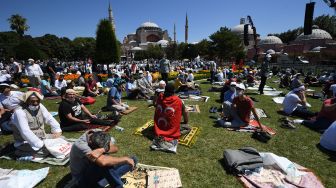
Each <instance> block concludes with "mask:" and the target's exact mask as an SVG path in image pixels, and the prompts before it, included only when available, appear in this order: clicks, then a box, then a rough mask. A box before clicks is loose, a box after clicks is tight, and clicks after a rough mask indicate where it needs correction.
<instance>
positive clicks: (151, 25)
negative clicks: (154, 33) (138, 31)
mask: <svg viewBox="0 0 336 188" xmlns="http://www.w3.org/2000/svg"><path fill="white" fill-rule="evenodd" d="M140 27H155V28H159V26H158V25H157V24H156V23H153V22H145V23H143V24H141V25H140Z"/></svg>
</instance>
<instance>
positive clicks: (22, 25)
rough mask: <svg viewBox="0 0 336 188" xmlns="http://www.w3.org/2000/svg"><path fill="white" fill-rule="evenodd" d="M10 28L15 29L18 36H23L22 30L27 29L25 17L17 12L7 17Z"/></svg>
mask: <svg viewBox="0 0 336 188" xmlns="http://www.w3.org/2000/svg"><path fill="white" fill-rule="evenodd" d="M8 22H9V24H10V28H11V29H12V30H14V31H16V32H17V33H18V34H19V35H20V36H23V34H24V32H25V31H27V30H28V29H29V26H28V25H27V23H26V22H27V19H26V18H24V17H22V16H20V15H19V14H14V15H12V16H11V17H10V18H8Z"/></svg>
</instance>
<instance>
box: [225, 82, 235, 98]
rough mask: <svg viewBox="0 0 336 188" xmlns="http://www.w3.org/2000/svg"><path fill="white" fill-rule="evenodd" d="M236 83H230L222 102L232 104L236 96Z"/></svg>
mask: <svg viewBox="0 0 336 188" xmlns="http://www.w3.org/2000/svg"><path fill="white" fill-rule="evenodd" d="M236 85H237V83H236V82H231V83H230V89H229V90H228V91H226V92H225V93H224V102H226V101H228V102H230V103H232V101H233V99H234V98H235V97H236V96H237V92H236Z"/></svg>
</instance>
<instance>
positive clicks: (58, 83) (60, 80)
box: [55, 74, 67, 93]
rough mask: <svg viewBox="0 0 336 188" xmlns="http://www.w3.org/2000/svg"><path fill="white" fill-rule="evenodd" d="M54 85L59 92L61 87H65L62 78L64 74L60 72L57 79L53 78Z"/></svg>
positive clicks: (65, 84)
mask: <svg viewBox="0 0 336 188" xmlns="http://www.w3.org/2000/svg"><path fill="white" fill-rule="evenodd" d="M55 87H56V89H57V92H58V93H60V92H61V91H62V88H64V87H67V83H66V81H65V80H64V74H60V75H59V76H58V79H57V80H55Z"/></svg>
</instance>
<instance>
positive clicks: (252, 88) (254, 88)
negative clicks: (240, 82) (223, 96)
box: [247, 85, 276, 92]
mask: <svg viewBox="0 0 336 188" xmlns="http://www.w3.org/2000/svg"><path fill="white" fill-rule="evenodd" d="M247 90H251V91H258V90H259V85H255V86H253V87H247ZM265 91H276V89H274V88H272V87H269V86H265V87H264V92H265Z"/></svg>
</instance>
